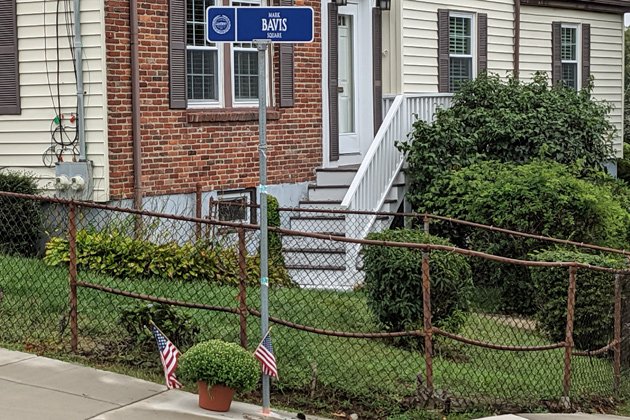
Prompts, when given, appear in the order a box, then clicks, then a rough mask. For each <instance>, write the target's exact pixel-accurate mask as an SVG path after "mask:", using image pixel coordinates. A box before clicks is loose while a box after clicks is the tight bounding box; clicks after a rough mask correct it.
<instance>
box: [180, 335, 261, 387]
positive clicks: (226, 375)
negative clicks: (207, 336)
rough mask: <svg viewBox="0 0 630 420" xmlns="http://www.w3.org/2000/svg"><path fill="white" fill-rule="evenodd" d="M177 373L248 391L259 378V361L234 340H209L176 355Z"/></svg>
mask: <svg viewBox="0 0 630 420" xmlns="http://www.w3.org/2000/svg"><path fill="white" fill-rule="evenodd" d="M178 374H179V376H180V378H181V379H182V380H184V381H188V382H197V381H204V382H206V383H207V384H208V385H209V386H211V385H224V386H227V387H229V388H232V389H234V390H237V391H245V392H246V391H251V390H253V389H254V388H255V387H256V384H257V383H258V379H259V378H260V365H259V363H258V361H257V360H256V359H255V358H254V356H253V355H252V354H251V353H249V352H248V351H247V350H245V349H243V348H241V347H240V346H238V345H237V344H234V343H226V342H224V341H221V340H210V341H206V342H203V343H199V344H195V345H194V346H193V347H191V348H190V350H188V351H187V352H185V353H184V354H183V355H182V356H181V358H180V359H179V368H178Z"/></svg>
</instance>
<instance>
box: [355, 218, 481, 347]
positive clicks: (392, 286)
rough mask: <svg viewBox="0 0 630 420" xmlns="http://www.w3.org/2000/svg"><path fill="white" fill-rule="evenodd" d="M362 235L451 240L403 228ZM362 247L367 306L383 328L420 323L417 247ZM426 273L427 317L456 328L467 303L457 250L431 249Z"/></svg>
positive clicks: (465, 271) (465, 270)
mask: <svg viewBox="0 0 630 420" xmlns="http://www.w3.org/2000/svg"><path fill="white" fill-rule="evenodd" d="M368 239H371V240H378V241H391V242H411V243H432V244H440V245H451V246H452V244H450V243H449V242H448V241H447V240H445V239H442V238H438V237H436V236H430V235H426V234H424V233H423V232H418V231H415V230H408V229H401V230H387V231H383V232H380V233H371V234H370V235H368ZM362 252H363V261H364V270H365V291H366V294H367V301H368V306H369V307H370V309H371V311H372V312H373V313H374V314H375V315H376V317H377V318H378V320H379V321H380V323H381V324H382V325H383V327H384V328H385V330H387V331H404V330H414V329H421V328H422V327H423V304H422V269H421V268H422V252H421V251H420V250H417V249H410V248H396V247H389V246H379V245H366V246H364V247H363V250H362ZM430 273H431V311H432V319H433V323H434V324H435V325H438V326H440V325H441V326H446V327H447V328H449V329H450V330H457V329H458V328H459V327H460V326H461V324H462V322H463V320H464V318H463V316H462V315H463V313H464V312H465V311H466V310H467V309H468V302H469V298H470V292H471V289H472V278H471V271H470V266H469V265H468V262H467V261H466V258H465V257H463V256H461V255H459V254H455V253H452V252H443V251H432V252H431V257H430ZM416 341H417V340H416Z"/></svg>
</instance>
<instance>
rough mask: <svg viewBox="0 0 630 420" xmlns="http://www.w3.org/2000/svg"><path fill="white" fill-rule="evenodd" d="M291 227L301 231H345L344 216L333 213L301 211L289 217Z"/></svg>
mask: <svg viewBox="0 0 630 420" xmlns="http://www.w3.org/2000/svg"><path fill="white" fill-rule="evenodd" d="M291 229H292V230H299V231H301V232H317V233H319V232H345V231H346V218H345V217H343V216H336V215H334V214H331V215H326V214H323V213H321V214H317V213H311V212H302V213H300V216H294V217H291Z"/></svg>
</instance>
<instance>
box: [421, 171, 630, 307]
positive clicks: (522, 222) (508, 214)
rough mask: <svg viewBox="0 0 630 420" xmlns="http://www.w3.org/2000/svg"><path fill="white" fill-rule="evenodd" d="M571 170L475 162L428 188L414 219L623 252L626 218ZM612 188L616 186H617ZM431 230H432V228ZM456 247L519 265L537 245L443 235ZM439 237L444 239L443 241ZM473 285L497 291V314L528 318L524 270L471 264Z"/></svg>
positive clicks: (597, 185)
mask: <svg viewBox="0 0 630 420" xmlns="http://www.w3.org/2000/svg"><path fill="white" fill-rule="evenodd" d="M576 172H578V169H575V168H572V167H568V166H565V165H561V164H558V163H552V162H543V161H534V162H532V163H529V164H526V165H515V164H509V163H498V162H483V163H479V164H475V165H472V166H470V167H468V168H465V169H462V170H460V171H453V172H451V173H449V174H446V175H444V176H443V177H441V178H440V179H437V180H435V182H434V183H433V185H431V187H430V189H429V190H428V191H427V192H426V193H424V194H422V195H421V196H420V201H421V202H422V203H423V205H422V206H421V207H420V210H421V211H427V212H431V213H435V214H440V215H443V216H450V217H455V218H459V219H465V220H470V221H474V222H478V223H484V224H487V225H493V226H500V227H503V228H507V229H512V230H518V231H522V232H528V233H534V234H540V235H548V236H554V237H558V238H566V239H572V240H574V241H580V242H588V243H594V244H598V245H607V246H614V247H626V246H627V243H628V242H627V237H628V233H627V232H628V227H629V226H630V215H629V213H628V211H627V209H626V208H625V207H624V206H623V205H622V204H621V203H620V202H619V200H618V199H617V197H616V196H615V194H613V190H612V187H613V186H617V184H614V183H611V182H604V181H603V180H599V181H597V182H589V181H588V180H585V179H579V178H578V177H577V176H576ZM617 187H618V186H617ZM436 227H438V226H436ZM444 232H446V233H448V236H449V237H450V238H451V239H452V240H453V241H455V242H456V243H458V244H459V245H460V246H466V247H470V248H472V249H475V250H478V251H484V252H488V253H491V254H496V255H501V256H505V257H512V258H520V259H526V258H527V255H528V254H529V253H531V252H532V251H534V250H536V249H542V248H544V247H546V245H545V243H543V242H540V241H536V240H529V239H523V238H518V237H511V236H508V235H505V234H501V233H494V232H489V231H485V230H482V229H470V228H465V227H458V228H453V227H450V226H449V229H448V230H444ZM443 234H444V233H443ZM471 264H473V271H474V277H475V279H476V283H477V284H478V285H482V286H490V287H499V288H500V289H501V290H502V294H503V296H504V298H503V307H502V309H503V311H505V312H516V313H521V314H525V315H529V314H531V313H533V311H534V307H533V302H532V296H533V293H532V292H533V290H532V285H531V282H530V281H529V274H528V271H527V269H526V268H524V267H519V266H512V265H506V264H499V263H492V262H488V261H484V260H480V259H475V260H473V262H472V263H471Z"/></svg>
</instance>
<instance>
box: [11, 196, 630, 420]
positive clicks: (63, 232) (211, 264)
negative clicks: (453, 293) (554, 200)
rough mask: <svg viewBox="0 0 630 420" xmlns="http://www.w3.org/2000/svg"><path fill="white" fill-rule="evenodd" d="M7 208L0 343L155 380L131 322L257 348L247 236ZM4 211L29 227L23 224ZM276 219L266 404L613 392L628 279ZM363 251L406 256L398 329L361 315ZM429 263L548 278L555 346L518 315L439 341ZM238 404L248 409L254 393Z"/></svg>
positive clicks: (421, 405) (565, 401) (121, 217)
mask: <svg viewBox="0 0 630 420" xmlns="http://www.w3.org/2000/svg"><path fill="white" fill-rule="evenodd" d="M7 203H8V204H10V205H14V206H15V208H16V209H17V208H19V209H21V210H20V212H18V214H6V213H5V214H0V229H3V231H5V230H6V231H11V232H13V233H12V234H11V235H9V236H7V235H5V236H4V237H3V238H0V345H1V344H5V345H11V346H18V347H20V348H25V349H26V350H30V351H35V352H39V353H44V354H52V355H64V356H67V355H77V356H79V357H81V358H83V359H85V360H89V361H90V362H91V363H94V364H96V365H99V366H111V367H113V368H116V369H126V370H128V371H131V372H132V373H138V374H140V375H143V376H146V374H147V372H148V373H149V374H153V375H155V377H158V375H159V361H158V360H157V358H156V357H155V352H154V344H153V341H152V337H151V336H150V334H149V333H148V332H147V331H146V330H145V329H144V328H143V324H145V323H146V322H147V321H148V320H149V319H153V320H154V321H155V322H156V323H158V324H159V325H160V327H161V328H162V329H163V330H164V332H165V333H166V334H167V335H168V336H169V338H171V339H172V340H173V341H174V342H175V343H176V344H177V345H178V346H179V347H180V348H181V350H184V351H185V350H186V348H188V347H189V346H190V345H192V344H193V343H195V342H198V341H200V340H203V339H210V338H220V339H223V340H227V341H232V342H237V343H240V344H241V345H242V346H243V347H245V348H248V349H250V350H253V349H254V348H255V346H256V344H257V343H258V340H259V338H260V337H259V335H260V334H259V330H260V321H259V316H260V312H259V311H260V307H259V293H258V291H259V289H258V287H257V286H258V278H259V273H258V272H257V270H258V268H257V267H258V259H257V258H258V254H257V253H258V238H259V230H258V226H257V225H255V224H245V223H230V222H227V221H217V220H212V219H207V218H203V217H201V216H202V214H201V212H197V213H196V216H197V217H184V216H178V215H167V214H161V213H157V212H150V211H135V210H131V209H123V208H117V207H112V206H105V205H100V204H94V203H83V202H69V201H64V200H58V199H52V198H44V197H36V196H25V195H21V194H12V193H2V192H0V204H7ZM301 211H303V209H300V212H301ZM19 213H24V214H29V215H30V216H33V215H35V216H36V217H29V219H28V220H25V219H24V218H21V217H19V216H20V214H19ZM296 214H298V216H297V217H298V219H297V221H298V222H297V223H293V222H294V220H292V219H291V218H292V216H294V215H296ZM348 215H354V216H358V217H359V218H352V217H347V216H348ZM280 216H281V220H282V223H281V227H273V228H270V232H271V233H270V283H271V289H270V294H269V300H270V314H271V318H270V321H271V322H272V323H273V325H275V326H274V329H273V332H272V336H273V340H274V349H275V351H276V357H277V360H278V364H279V371H280V379H279V380H278V381H275V382H274V384H273V388H272V401H275V402H277V403H283V404H285V405H286V404H288V405H292V406H295V407H303V408H304V409H305V410H307V411H314V412H322V411H323V412H324V413H328V414H332V413H337V414H339V413H348V414H349V413H351V412H356V413H359V414H360V415H361V416H362V418H385V417H387V416H389V415H393V414H397V413H401V412H405V411H408V410H420V409H426V408H438V409H441V410H443V411H444V412H449V411H464V410H471V409H492V410H496V411H513V410H521V409H527V408H531V407H541V406H542V407H547V408H549V409H553V410H568V409H574V408H589V407H591V406H593V405H596V406H597V407H598V408H602V405H604V406H606V405H609V404H611V401H614V400H616V399H619V398H623V396H624V395H627V393H628V391H629V390H630V386H629V382H630V381H629V379H630V378H629V375H630V370H629V369H628V365H629V364H630V345H628V336H629V331H628V330H629V329H630V314H629V313H628V312H629V311H628V308H629V306H628V299H627V296H630V293H629V292H630V290H629V289H630V287H629V285H628V281H627V278H628V277H627V276H628V274H630V271H628V270H625V269H614V268H609V267H601V266H594V265H589V264H580V263H576V262H572V261H557V262H544V261H527V260H521V259H515V258H507V257H502V256H498V255H491V254H487V253H483V252H479V251H474V250H470V249H464V248H461V247H457V246H447V245H440V244H422V243H402V242H389V241H375V240H366V239H360V238H352V237H350V236H345V235H343V232H339V231H336V230H338V229H337V228H340V227H341V226H344V224H345V223H347V222H348V220H354V221H355V222H356V221H361V220H362V219H361V217H363V216H369V217H370V218H372V217H376V218H379V217H384V218H385V219H384V220H386V223H384V224H383V226H385V224H387V225H389V224H391V223H394V225H396V221H395V220H394V219H395V218H398V219H400V225H410V224H412V223H414V221H415V223H416V224H417V226H418V228H419V229H428V228H429V224H428V223H425V222H427V221H428V220H430V219H434V220H443V221H448V222H449V223H454V222H458V223H459V221H454V220H452V219H444V218H439V217H437V216H430V215H418V214H377V213H365V214H363V213H361V212H355V213H351V214H349V213H345V212H341V211H335V210H330V211H324V212H322V211H319V212H318V211H313V215H312V216H310V217H306V218H302V219H300V218H299V217H300V214H299V213H298V210H296V209H280ZM329 216H333V218H332V219H331V218H330V217H329ZM462 223H467V224H468V226H470V227H471V228H478V229H482V228H483V229H493V230H495V231H497V232H502V233H505V234H510V235H521V236H524V237H528V238H529V239H536V240H545V241H547V240H549V241H551V242H556V243H560V244H564V245H572V246H581V247H584V248H590V249H592V250H593V251H598V252H599V251H606V252H610V253H616V254H620V255H624V256H627V255H630V253H628V252H626V251H622V250H614V249H608V248H603V247H596V246H591V245H587V244H577V243H571V242H570V241H563V240H557V239H553V238H544V237H539V236H536V235H529V234H521V233H518V232H511V231H505V230H502V229H499V228H494V227H485V226H482V225H476V224H472V223H469V222H462ZM309 224H310V225H309ZM317 224H320V225H321V226H319V227H318V226H317ZM533 236H535V237H533ZM366 247H383V248H388V249H389V248H401V249H405V250H409V251H410V253H417V254H418V256H419V260H418V261H420V263H419V266H418V267H417V270H418V272H419V273H420V275H421V284H419V285H418V287H420V288H421V289H422V298H421V302H415V303H418V304H420V305H421V307H422V318H421V320H420V322H419V323H418V324H417V325H415V326H414V327H413V328H406V329H404V330H391V329H386V328H384V326H383V325H382V323H381V322H380V321H379V319H378V317H377V316H376V315H375V313H374V310H373V308H372V307H371V306H370V302H369V299H368V297H367V294H366V291H365V284H364V281H365V272H364V268H363V267H362V261H361V258H362V257H361V255H362V251H361V250H362V249H364V248H366ZM357 250H358V251H357ZM446 254H457V255H461V256H462V258H465V259H466V260H467V261H477V260H486V261H492V262H493V263H497V264H504V265H509V266H522V267H538V268H541V267H544V268H549V269H554V270H563V272H564V273H565V274H564V275H563V284H562V285H561V287H562V288H563V290H565V292H564V294H563V297H562V304H563V305H565V306H566V314H565V318H564V319H563V320H562V321H561V322H560V323H559V324H558V325H556V327H557V328H556V329H558V328H559V329H560V330H561V331H562V337H561V338H560V339H558V340H554V339H552V338H551V337H550V335H549V334H548V333H547V331H544V330H543V329H542V328H541V326H540V322H539V321H538V320H536V319H534V318H533V317H527V316H517V315H513V314H506V313H500V312H497V311H492V310H488V309H487V308H483V307H481V306H474V305H473V306H471V307H470V309H469V310H468V311H466V312H465V313H461V314H459V316H460V319H459V322H458V327H457V328H455V327H454V326H453V325H452V324H449V323H448V322H447V323H441V322H440V321H439V315H440V314H439V313H438V312H436V311H439V304H438V307H432V303H433V304H435V301H433V302H432V300H433V299H432V296H433V294H434V293H436V291H437V293H439V290H440V288H441V287H442V285H441V280H440V279H439V278H436V277H435V276H436V274H435V272H434V271H432V269H436V268H439V266H436V265H434V264H439V260H436V259H435V258H436V257H439V255H446ZM591 272H593V273H600V274H601V275H602V276H607V278H609V279H610V287H611V289H610V290H612V292H611V293H602V294H601V296H598V297H597V298H598V299H600V301H601V306H602V308H605V310H604V312H605V316H606V317H608V318H606V319H609V321H610V322H609V323H607V324H606V325H607V326H608V325H609V326H610V328H609V331H608V329H606V331H600V332H598V337H599V341H597V342H598V343H600V344H601V345H598V346H597V347H593V348H591V347H589V348H585V346H584V345H582V343H581V342H580V343H578V344H576V342H575V340H574V338H575V335H574V334H575V332H574V326H575V325H576V322H577V323H578V325H584V324H588V323H589V322H590V319H591V317H593V316H594V315H593V314H589V313H583V311H582V312H580V309H579V308H580V307H581V306H580V299H583V298H584V297H583V295H581V294H580V292H579V291H580V287H581V279H582V278H584V279H585V281H586V279H587V277H588V276H586V275H583V276H582V274H585V273H591ZM475 293H477V294H479V293H481V291H475ZM576 296H577V299H578V303H577V304H576ZM477 297H479V296H477ZM412 303H414V302H410V304H412ZM576 308H577V309H576ZM241 397H242V398H246V399H254V400H255V399H256V398H257V394H251V395H243V396H241ZM603 408H606V407H603Z"/></svg>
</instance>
